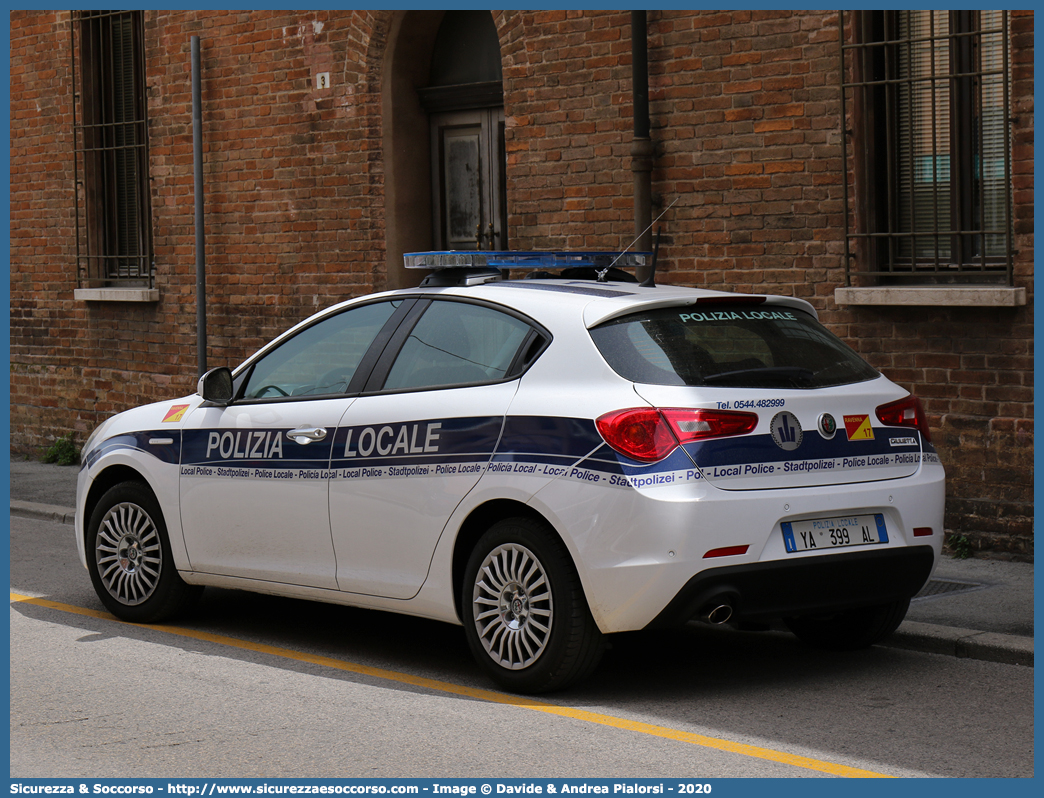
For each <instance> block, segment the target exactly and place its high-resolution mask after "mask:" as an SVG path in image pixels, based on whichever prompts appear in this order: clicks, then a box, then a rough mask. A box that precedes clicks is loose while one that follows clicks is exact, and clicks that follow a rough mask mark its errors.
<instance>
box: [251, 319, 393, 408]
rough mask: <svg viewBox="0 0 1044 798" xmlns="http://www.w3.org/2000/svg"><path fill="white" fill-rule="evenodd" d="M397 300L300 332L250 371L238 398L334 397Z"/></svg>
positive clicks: (345, 385)
mask: <svg viewBox="0 0 1044 798" xmlns="http://www.w3.org/2000/svg"><path fill="white" fill-rule="evenodd" d="M400 304H402V303H401V301H394V302H376V303H373V304H371V305H363V306H361V307H355V308H351V309H350V310H346V311H343V312H342V313H338V314H337V315H335V316H331V317H329V318H326V319H323V320H322V321H320V322H317V323H316V324H313V325H312V326H310V327H307V328H305V329H304V330H302V331H301V332H299V333H297V335H295V336H293V337H292V338H290V339H288V340H286V341H284V342H283V343H282V344H280V345H279V346H278V347H276V348H275V349H273V350H272V351H271V352H268V353H267V354H265V355H264V356H263V357H261V358H260V359H259V360H258V361H257V362H256V363H255V364H254V365H253V367H252V368H251V370H250V375H249V377H248V378H247V381H246V386H245V387H244V389H243V393H242V397H243V398H244V399H280V398H283V397H299V396H331V395H340V394H343V393H344V392H345V391H347V390H348V385H349V383H350V382H351V381H352V377H354V376H355V372H356V369H357V368H358V367H359V364H360V362H361V361H362V359H363V355H365V354H366V352H367V350H368V349H369V348H370V344H372V343H373V341H374V339H375V338H376V337H377V335H378V333H380V331H381V330H382V329H383V328H384V325H385V324H386V323H387V322H388V320H389V319H390V318H391V316H392V314H393V313H394V312H395V310H396V308H398V307H399V305H400Z"/></svg>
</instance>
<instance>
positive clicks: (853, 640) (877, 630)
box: [784, 599, 910, 651]
mask: <svg viewBox="0 0 1044 798" xmlns="http://www.w3.org/2000/svg"><path fill="white" fill-rule="evenodd" d="M909 608H910V600H909V599H903V600H902V601H894V602H891V603H889V604H879V605H877V606H874V607H859V608H857V609H853V610H845V611H844V612H840V613H837V614H836V615H831V616H826V617H822V616H805V617H801V618H786V619H784V621H785V623H786V625H787V627H788V628H789V629H790V631H791V632H793V633H794V634H795V635H796V636H797V638H798V639H799V640H800V641H801V642H803V643H807V644H808V645H810V646H813V647H815V648H822V649H827V650H830V651H855V650H856V649H860V648H868V647H869V646H872V645H874V644H875V643H880V642H881V641H882V640H884V639H885V638H886V637H888V635H890V634H891V633H892V632H894V631H895V630H896V629H898V628H899V624H901V623H902V622H903V618H905V617H906V611H907V610H908V609H909Z"/></svg>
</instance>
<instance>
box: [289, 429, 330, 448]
mask: <svg viewBox="0 0 1044 798" xmlns="http://www.w3.org/2000/svg"><path fill="white" fill-rule="evenodd" d="M286 437H288V438H289V439H290V440H292V441H293V442H294V443H299V444H301V445H302V446H304V445H305V444H307V443H311V442H312V441H321V440H322V439H323V438H325V437H326V427H298V428H297V429H292V430H290V431H289V432H287V433H286Z"/></svg>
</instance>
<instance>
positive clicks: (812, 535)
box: [780, 513, 888, 552]
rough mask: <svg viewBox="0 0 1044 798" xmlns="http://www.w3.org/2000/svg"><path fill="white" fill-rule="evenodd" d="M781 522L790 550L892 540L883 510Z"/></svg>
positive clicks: (867, 543) (869, 544)
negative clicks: (871, 512)
mask: <svg viewBox="0 0 1044 798" xmlns="http://www.w3.org/2000/svg"><path fill="white" fill-rule="evenodd" d="M780 526H781V527H783V542H784V543H785V544H786V546H787V551H788V552H798V551H818V550H819V549H841V548H845V547H847V546H872V545H875V544H878V543H887V542H888V530H887V529H886V528H885V521H884V516H883V515H881V513H875V514H874V515H839V516H836V517H834V518H813V519H810V520H807V521H784V522H783V523H782V524H780Z"/></svg>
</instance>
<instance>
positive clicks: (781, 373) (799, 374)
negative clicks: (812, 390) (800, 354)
mask: <svg viewBox="0 0 1044 798" xmlns="http://www.w3.org/2000/svg"><path fill="white" fill-rule="evenodd" d="M813 377H815V372H814V371H812V370H811V369H806V368H801V367H800V366H765V367H763V368H754V369H739V370H737V371H722V372H720V373H719V374H711V375H710V376H707V377H704V378H703V383H704V384H705V385H714V384H716V383H736V382H741V383H742V382H745V381H746V380H749V379H751V378H754V379H757V380H758V381H761V380H765V381H767V382H789V383H792V384H796V385H808V384H810V383H811V382H812V378H813Z"/></svg>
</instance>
